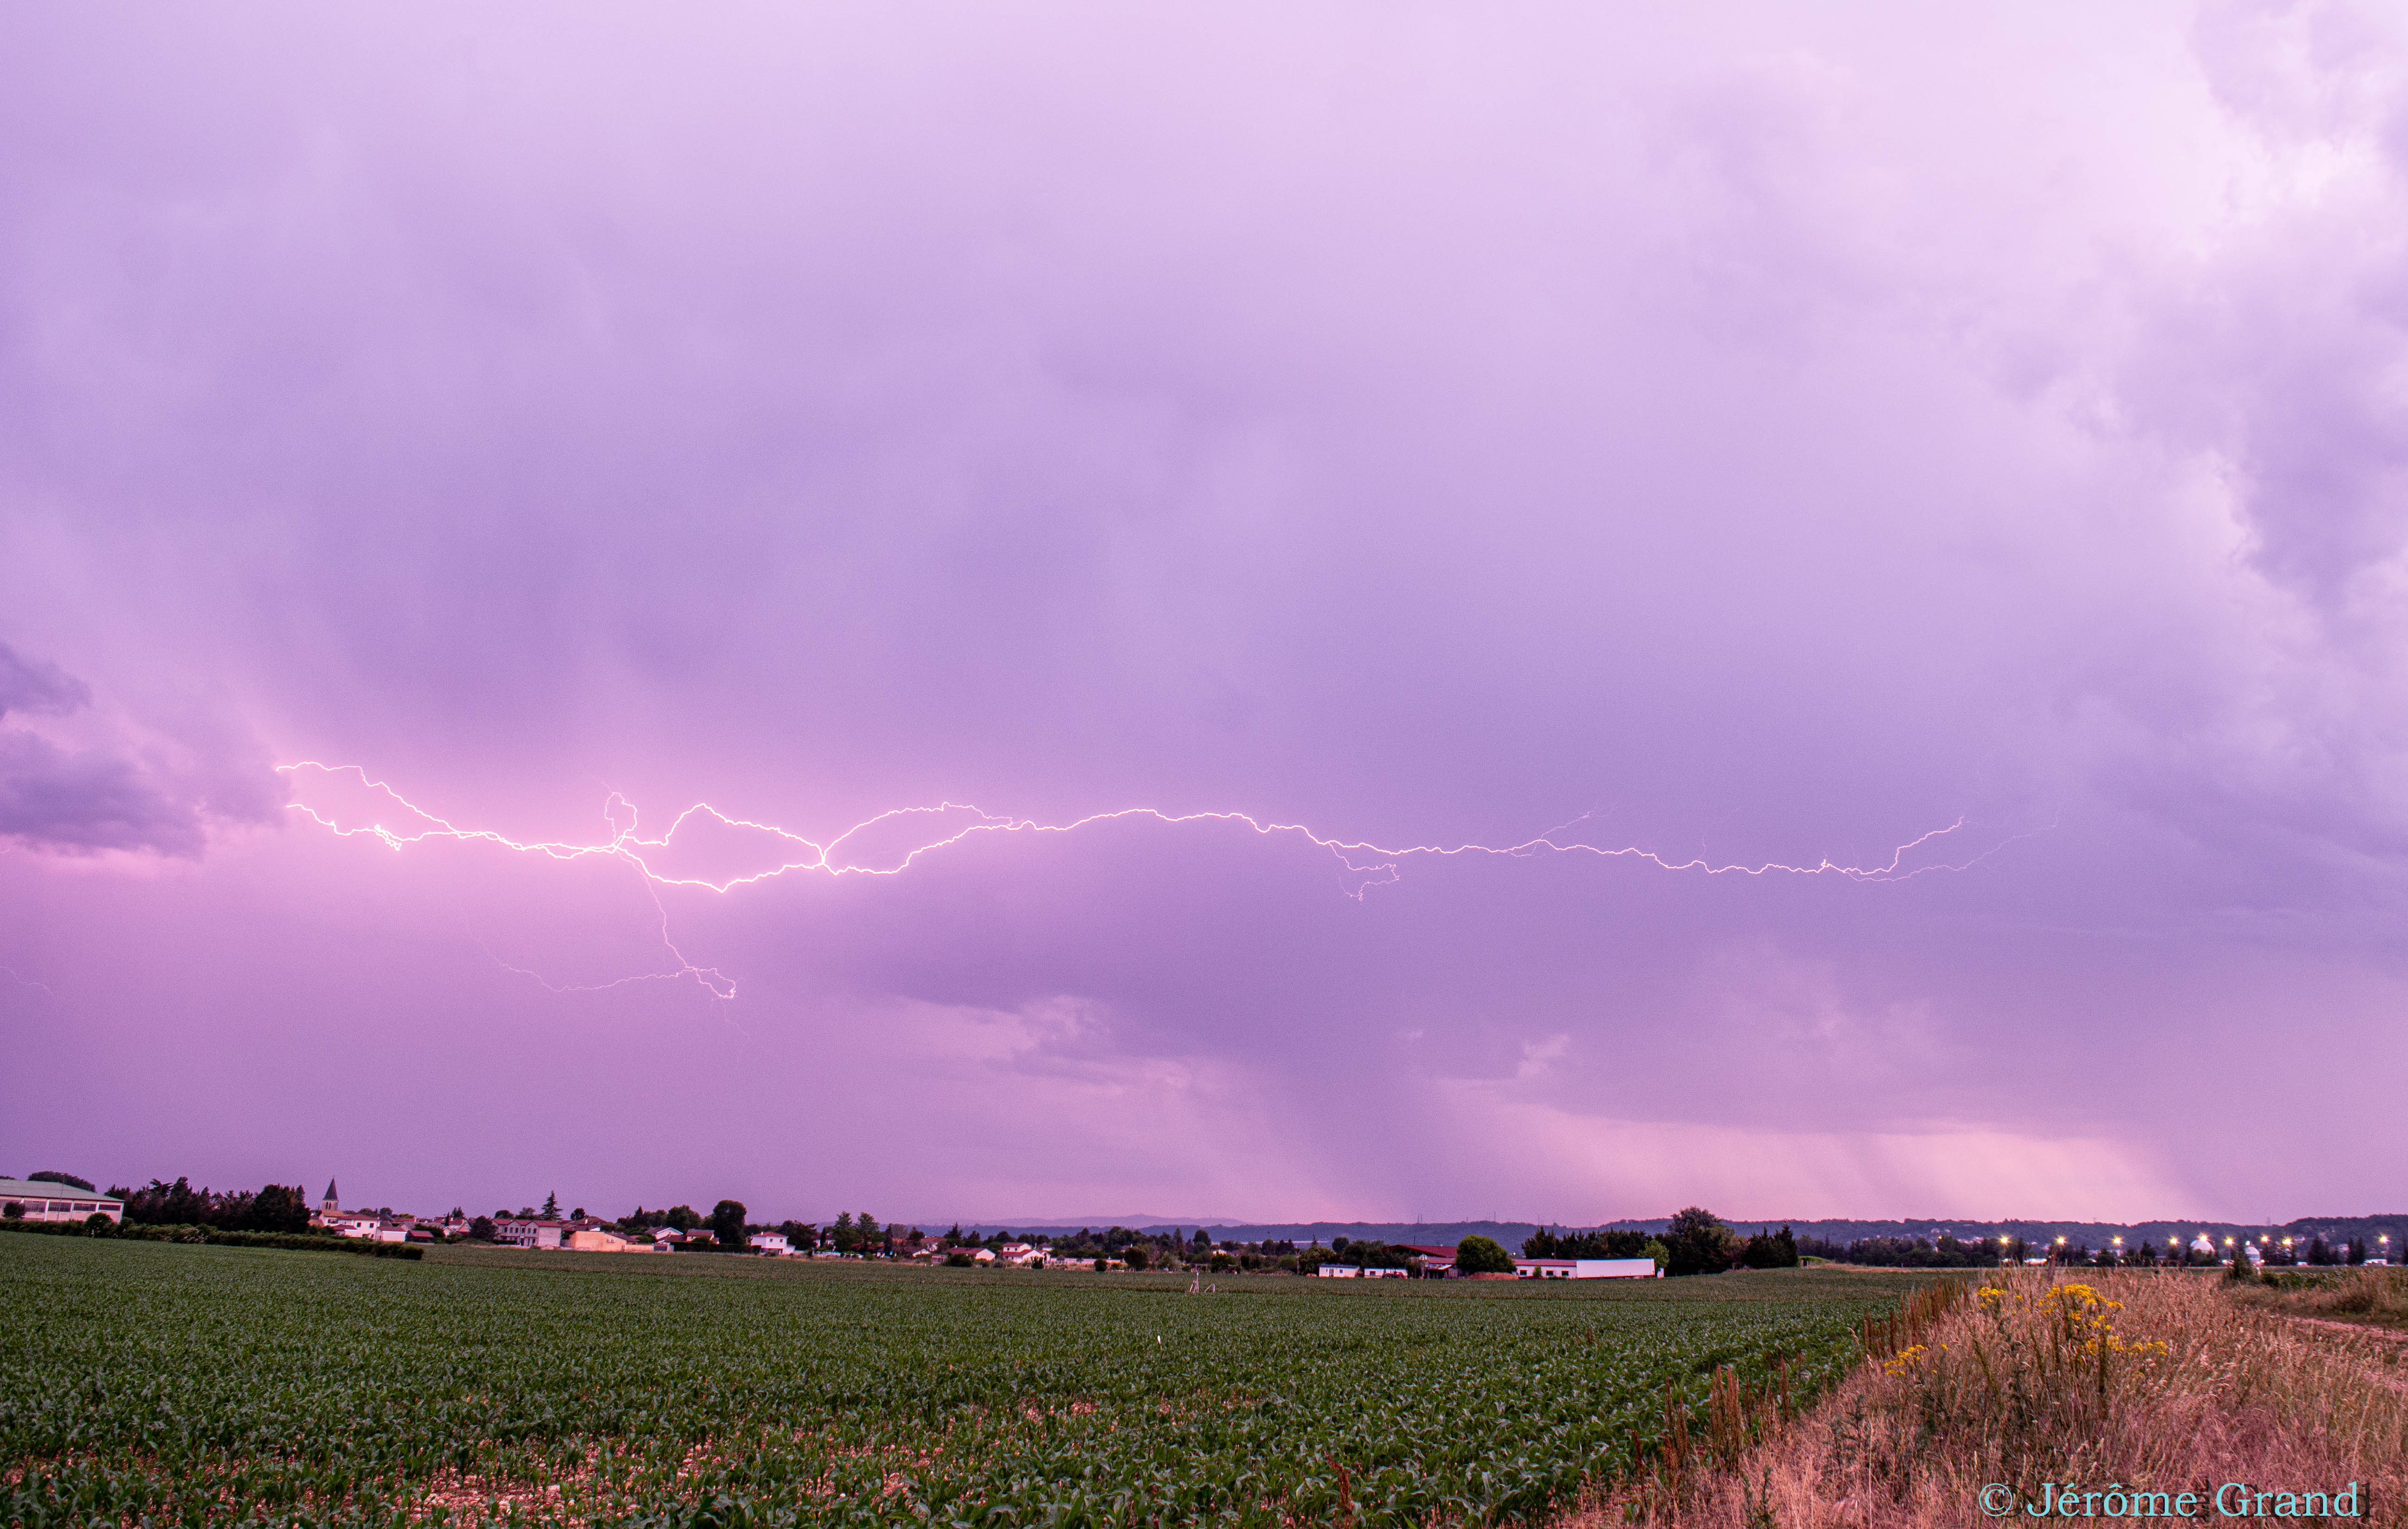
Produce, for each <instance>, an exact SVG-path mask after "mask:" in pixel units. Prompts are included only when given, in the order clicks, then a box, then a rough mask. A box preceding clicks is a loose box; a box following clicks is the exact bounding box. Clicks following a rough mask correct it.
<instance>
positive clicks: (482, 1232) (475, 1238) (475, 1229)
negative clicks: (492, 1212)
mask: <svg viewBox="0 0 2408 1529" xmlns="http://www.w3.org/2000/svg"><path fill="white" fill-rule="evenodd" d="M468 1238H469V1240H470V1241H472V1242H491V1241H493V1240H494V1218H493V1217H491V1216H480V1217H478V1218H477V1219H476V1220H475V1221H472V1222H469V1223H468Z"/></svg>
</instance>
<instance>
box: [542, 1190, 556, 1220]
mask: <svg viewBox="0 0 2408 1529" xmlns="http://www.w3.org/2000/svg"><path fill="white" fill-rule="evenodd" d="M543 1219H544V1220H545V1221H548V1222H556V1221H558V1220H560V1192H559V1191H558V1190H550V1191H547V1192H546V1193H545V1194H544V1197H543Z"/></svg>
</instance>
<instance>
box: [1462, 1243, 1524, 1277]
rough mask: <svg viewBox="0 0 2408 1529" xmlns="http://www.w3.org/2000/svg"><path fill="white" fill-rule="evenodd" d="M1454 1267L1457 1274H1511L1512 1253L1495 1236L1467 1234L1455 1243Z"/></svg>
mask: <svg viewBox="0 0 2408 1529" xmlns="http://www.w3.org/2000/svg"><path fill="white" fill-rule="evenodd" d="M1455 1271H1456V1272H1457V1273H1459V1274H1512V1272H1513V1255H1512V1253H1509V1252H1507V1251H1506V1250H1504V1249H1503V1248H1501V1247H1499V1246H1498V1243H1497V1239H1496V1238H1495V1237H1484V1236H1468V1237H1466V1238H1464V1239H1463V1240H1462V1241H1461V1242H1458V1243H1456V1244H1455Z"/></svg>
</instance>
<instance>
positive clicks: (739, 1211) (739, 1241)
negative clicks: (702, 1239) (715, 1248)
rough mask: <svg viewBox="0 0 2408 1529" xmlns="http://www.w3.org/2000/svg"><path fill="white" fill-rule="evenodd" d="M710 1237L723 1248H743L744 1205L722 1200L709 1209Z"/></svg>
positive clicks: (734, 1201)
mask: <svg viewBox="0 0 2408 1529" xmlns="http://www.w3.org/2000/svg"><path fill="white" fill-rule="evenodd" d="M710 1235H711V1236H712V1237H714V1238H715V1239H717V1241H718V1243H719V1245H720V1246H721V1247H723V1248H741V1247H743V1246H744V1203H743V1202H742V1201H740V1200H722V1201H720V1202H719V1203H718V1204H717V1205H715V1206H712V1207H710Z"/></svg>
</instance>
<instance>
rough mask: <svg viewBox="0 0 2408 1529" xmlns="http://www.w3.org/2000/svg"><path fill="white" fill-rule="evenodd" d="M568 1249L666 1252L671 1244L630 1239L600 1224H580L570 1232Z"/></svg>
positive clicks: (614, 1251)
mask: <svg viewBox="0 0 2408 1529" xmlns="http://www.w3.org/2000/svg"><path fill="white" fill-rule="evenodd" d="M568 1250H569V1251H571V1252H578V1253H665V1252H667V1251H668V1250H669V1244H667V1243H666V1242H652V1241H629V1240H628V1239H627V1238H625V1237H623V1236H619V1235H618V1234H617V1233H615V1232H606V1231H604V1230H603V1229H602V1228H601V1227H599V1226H578V1227H573V1228H572V1229H571V1230H570V1232H569V1234H568Z"/></svg>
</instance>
